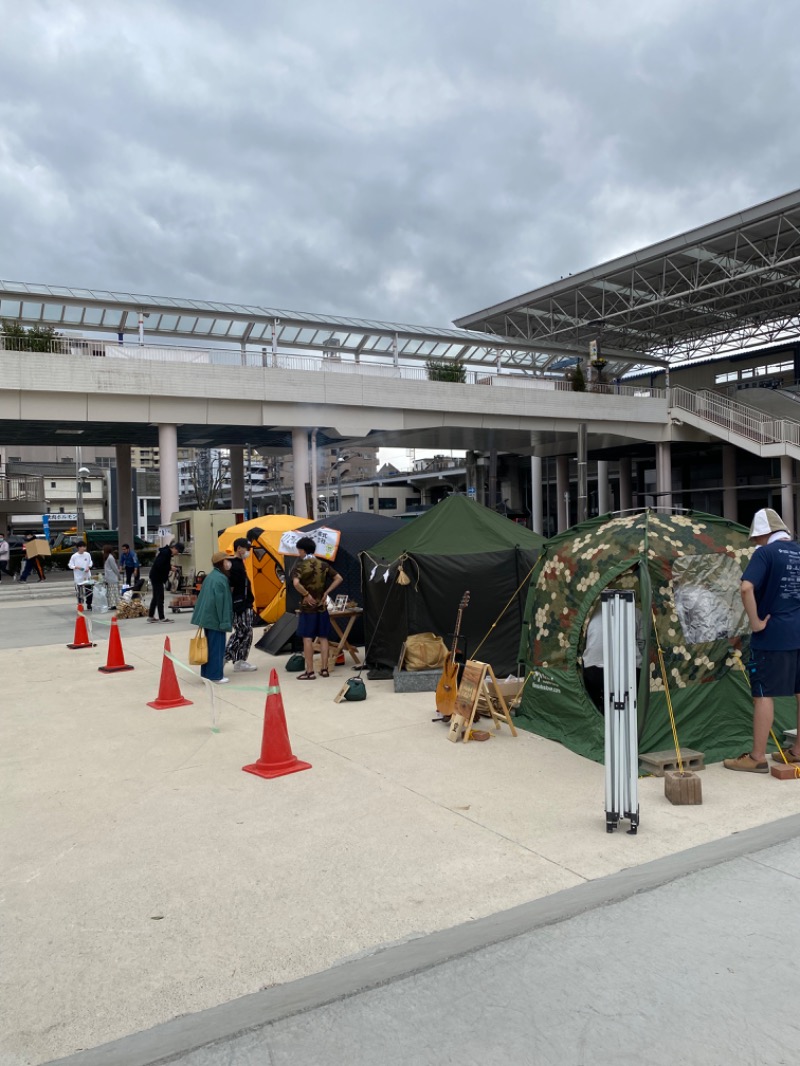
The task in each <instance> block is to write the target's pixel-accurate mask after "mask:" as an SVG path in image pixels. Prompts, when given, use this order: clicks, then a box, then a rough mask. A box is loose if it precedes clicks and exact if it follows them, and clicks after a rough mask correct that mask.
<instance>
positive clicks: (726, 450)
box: [722, 444, 788, 524]
mask: <svg viewBox="0 0 800 1066" xmlns="http://www.w3.org/2000/svg"><path fill="white" fill-rule="evenodd" d="M738 516H739V506H738V495H737V492H736V449H735V448H734V446H733V445H732V444H723V445H722V517H723V518H727V519H728V521H729V522H738V520H739V517H738ZM787 524H788V523H787Z"/></svg>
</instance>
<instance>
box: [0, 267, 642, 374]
mask: <svg viewBox="0 0 800 1066" xmlns="http://www.w3.org/2000/svg"><path fill="white" fill-rule="evenodd" d="M140 314H141V315H144V316H145V319H146V322H145V333H146V336H147V337H148V338H153V340H155V341H156V343H157V342H158V340H160V341H161V343H165V342H170V341H171V342H177V341H187V340H188V341H194V342H198V341H199V342H202V343H203V344H206V345H213V344H214V343H218V344H238V345H241V346H242V347H245V346H246V345H263V346H272V345H274V347H275V348H277V349H282V350H287V349H300V350H303V351H307V352H314V351H321V352H322V353H323V354H328V355H330V354H339V353H342V354H347V355H352V356H354V358H356V359H361V358H364V359H365V360H366V359H370V358H377V359H381V360H383V361H386V360H387V359H395V358H396V359H397V360H406V361H412V362H414V361H418V362H421V361H425V360H427V359H442V360H456V359H458V360H461V361H463V362H465V363H468V364H470V365H473V366H486V367H495V366H497V365H498V363H499V364H500V365H501V366H503V367H504V368H511V369H519V370H521V371H524V372H528V373H531V372H536V371H538V370H541V369H543V368H544V367H546V366H547V364H548V363H549V361H550V360H551V359H552V358H553V357H554V355H555V356H557V355H559V354H574V353H575V352H576V350H577V349H576V348H575V346H574V345H572V344H570V343H569V341H566V342H564V343H559V342H557V341H551V342H549V343H547V344H545V345H542V344H540V343H538V342H536V341H531V340H529V339H528V338H526V337H524V336H521V335H520V333H519V331H518V330H517V329H516V328H515V329H514V330H513V334H514V335H513V336H508V337H500V336H498V335H497V333H496V332H492V333H489V334H482V333H480V332H476V331H475V330H464V329H456V328H444V329H443V328H437V327H433V328H429V327H426V326H417V325H400V324H398V323H393V322H381V321H373V320H369V319H360V318H342V317H339V316H333V315H327V316H326V315H312V314H305V313H297V312H294V311H283V310H278V309H276V308H269V307H253V306H247V305H240V304H226V303H219V304H216V303H208V302H205V301H199V300H179V299H174V298H172V297H155V296H144V295H140V294H134V293H115V292H104V291H102V292H101V291H93V290H89V289H72V288H65V287H63V286H52V285H40V284H31V283H28V282H13V281H0V318H5V319H10V320H13V321H15V322H19V323H20V324H21V325H23V326H53V327H54V328H55V329H57V330H59V329H67V330H70V329H72V330H80V331H89V332H96V333H127V334H129V335H130V336H132V337H135V336H137V335H138V330H139V315H140ZM617 355H618V357H619V359H620V360H621V361H622V363H623V364H625V365H626V367H627V364H628V363H630V362H638V361H639V358H640V357H639V355H638V354H637V353H628V352H619V353H617Z"/></svg>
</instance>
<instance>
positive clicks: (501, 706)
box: [447, 659, 517, 743]
mask: <svg viewBox="0 0 800 1066" xmlns="http://www.w3.org/2000/svg"><path fill="white" fill-rule="evenodd" d="M489 682H491V684H492V686H493V688H492V689H491V690H490V689H489ZM490 693H494V695H495V699H496V701H497V704H498V706H497V707H495V706H494V702H493V700H492V699H491V698H490ZM481 697H484V702H485V705H486V711H487V713H488V714H489V715H490V716H491V718H492V721H493V722H494V726H495V730H499V729H500V726H501V724H503V723H505V724H506V725H507V726H508V728H509V729H510V730H511V735H512V736H513V737H515V736H516V735H517V731H516V729H515V728H514V723H513V722H512V721H511V713H510V711H509V709H508V705H507V704H506V701H505V699H504V698H503V693H502V691H501V690H500V688H499V686H498V684H497V678H496V677H495V676H494V671H493V670H492V668H491V666H490V665H489V664H488V663H481V662H478V660H477V659H468V660H467V661H466V663H464V671H463V673H462V675H461V684H460V685H459V686H458V694H457V695H456V702H455V707H454V708H453V714H452V715H451V717H450V729H449V731H448V734H447V739H448V740H451V741H453V743H455V742H456V741H457V740H461V739H463V740H464V742H465V743H466V741H468V740H469V738H470V731H471V730H472V723H473V722H474V721H475V715H476V712H477V710H478V704H479V703H480V701H481Z"/></svg>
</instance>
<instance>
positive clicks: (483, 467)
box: [475, 455, 488, 507]
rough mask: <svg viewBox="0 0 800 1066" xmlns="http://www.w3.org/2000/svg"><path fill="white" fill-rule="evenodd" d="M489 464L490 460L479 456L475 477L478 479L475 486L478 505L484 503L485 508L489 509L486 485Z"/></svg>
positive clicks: (476, 461)
mask: <svg viewBox="0 0 800 1066" xmlns="http://www.w3.org/2000/svg"><path fill="white" fill-rule="evenodd" d="M487 464H488V460H487V458H486V456H485V455H479V456H478V457H477V458H476V459H475V476H476V479H477V481H476V485H475V493H476V496H475V498H476V500H477V501H478V503H482V504H483V505H484V507H488V490H487V484H486V471H487Z"/></svg>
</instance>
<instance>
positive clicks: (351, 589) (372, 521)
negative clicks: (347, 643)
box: [285, 511, 403, 645]
mask: <svg viewBox="0 0 800 1066" xmlns="http://www.w3.org/2000/svg"><path fill="white" fill-rule="evenodd" d="M322 526H324V527H325V528H327V529H338V530H339V533H340V534H341V536H340V540H339V548H338V550H337V552H336V558H335V559H332V560H331V566H332V567H333V568H334V570H336V571H337V573H339V574H341V575H342V577H343V579H344V581H343V583H342V585H341V586H340V587H339V589H337V593H345V592H346V593H347V596H348V598H349V599H351V600H355V601H356V603H357V604H358V605H359V607H363V606H364V597H363V594H362V591H361V564H360V562H359V555H360V553H361V552H363V551H366V550H368V549H369V548H371V547H372V545H373V544H376V543H377V542H378V541H379V540H385V538H386V537H388V536H390V535H391V534H392V533H395V532H397V531H398V530H399V529H401V528H402V527H403V522H401V521H400V519H399V518H384V517H383V515H375V514H370V512H368V511H367V512H362V511H346V512H345V513H344V514H339V515H332V516H330V517H329V518H323V519H320V521H318V522H312V523H311V524H310V525H308V526H303V528H302V530H301V532H302V534H303V536H304V537H312V538H313V536H314V530H315V529H318V528H320V527H322ZM285 561H286V612H287V614H293V613H294V612H295V610H296V609H297V608H298V607H299V606H300V597H299V596H298V595H297V592H296V591H295V588H294V585H293V584H292V570H293V569H294V567H295V564H296V563H297V556H292V555H287V556H286V557H285ZM350 640H351V642H352V643H353V644H357V645H358V644H363V643H364V627H363V624H362V621H361V619H360V618H358V619H356V623H355V625H354V626H353V628H352V630H351V631H350Z"/></svg>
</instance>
